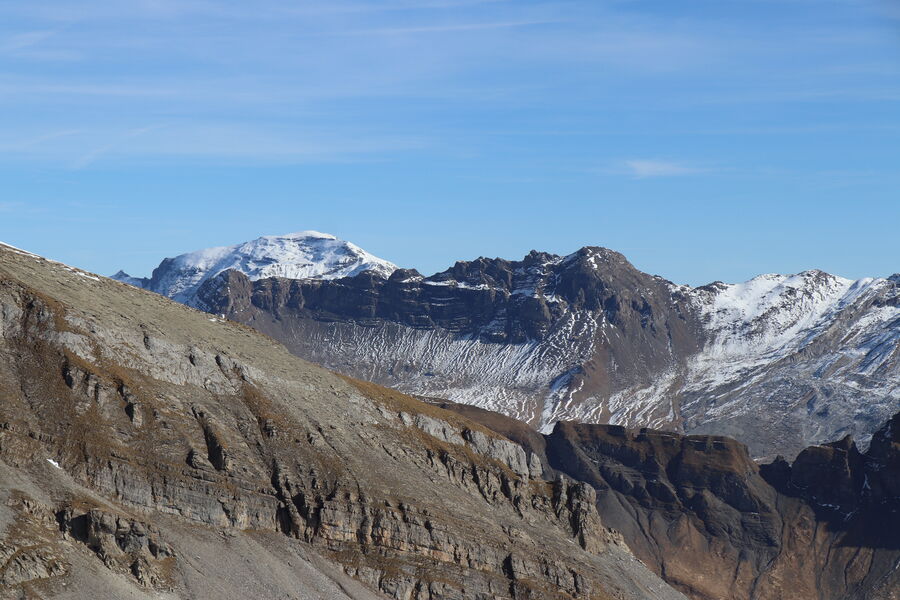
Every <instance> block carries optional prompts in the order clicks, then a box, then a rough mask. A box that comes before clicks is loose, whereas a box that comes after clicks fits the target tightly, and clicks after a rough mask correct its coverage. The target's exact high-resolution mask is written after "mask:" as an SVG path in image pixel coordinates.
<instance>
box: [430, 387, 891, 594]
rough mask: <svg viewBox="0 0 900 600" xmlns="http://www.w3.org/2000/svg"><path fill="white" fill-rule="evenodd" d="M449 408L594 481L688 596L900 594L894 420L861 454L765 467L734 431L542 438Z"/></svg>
mask: <svg viewBox="0 0 900 600" xmlns="http://www.w3.org/2000/svg"><path fill="white" fill-rule="evenodd" d="M444 405H445V406H447V407H448V408H450V409H453V410H458V411H460V412H461V413H463V414H467V415H469V416H470V417H472V418H475V419H477V420H479V421H480V422H482V423H483V424H485V425H486V426H490V427H493V428H495V429H496V430H498V431H504V432H507V433H508V435H509V437H510V438H511V439H516V440H517V441H520V443H522V444H523V445H524V446H525V447H528V448H532V449H534V451H535V452H536V453H537V454H539V455H541V460H542V461H544V462H545V463H546V464H547V466H548V468H550V469H554V470H555V471H557V472H561V473H564V474H566V475H568V476H569V477H572V478H573V479H576V480H580V481H584V482H586V483H588V484H590V485H591V486H592V487H593V488H594V489H595V490H596V491H597V506H598V509H599V512H600V514H601V515H603V520H604V522H605V523H609V524H611V525H612V526H613V527H614V528H615V529H616V530H618V531H619V532H621V534H622V536H623V539H624V540H625V542H626V543H627V544H628V545H629V547H630V548H631V549H632V550H633V551H634V553H635V554H636V555H637V556H638V557H639V558H640V559H641V560H642V561H643V562H644V563H645V564H646V565H648V566H649V567H651V568H652V569H653V570H654V571H655V572H657V573H659V574H660V575H661V576H662V577H663V578H664V579H665V580H666V581H667V582H668V583H669V584H670V585H672V586H673V587H675V588H677V589H679V590H680V591H682V592H683V593H684V594H685V595H687V596H689V597H691V598H694V599H696V600H788V599H790V600H838V599H859V600H863V599H866V600H869V599H896V598H898V595H900V568H898V567H900V494H898V491H900V489H898V486H900V462H898V461H900V440H898V438H897V432H898V431H900V413H898V415H896V416H895V417H894V418H893V419H892V420H891V421H889V422H888V424H886V425H885V426H884V427H882V428H881V429H880V430H879V431H878V432H877V433H876V434H875V436H874V438H873V441H872V445H871V448H870V449H869V451H868V452H866V453H860V452H859V451H858V450H857V449H856V446H855V445H854V444H853V442H852V440H850V439H849V438H845V439H844V440H842V441H840V442H836V443H833V444H828V445H825V446H813V447H810V448H807V449H805V450H804V451H802V452H801V453H800V455H799V456H798V457H797V459H796V460H795V461H794V462H793V464H790V463H788V462H787V461H785V460H784V459H781V458H779V459H778V460H776V461H774V462H772V463H770V464H765V465H762V466H758V465H757V464H756V463H755V462H754V461H752V460H751V459H750V456H749V454H748V452H747V448H746V447H745V446H743V445H742V444H740V443H738V442H736V441H734V440H732V439H729V438H726V437H720V436H699V435H696V436H682V435H679V434H675V433H671V432H664V431H654V430H648V429H641V430H638V431H636V430H628V429H625V428H623V427H620V426H614V425H585V424H577V423H566V422H561V423H558V424H557V425H556V427H555V428H554V430H553V432H552V433H551V434H549V435H546V436H543V438H542V439H541V440H535V439H534V437H533V434H530V433H529V432H528V431H527V430H522V428H521V426H520V425H518V426H517V425H516V424H515V422H511V420H509V419H505V418H503V417H501V416H499V415H492V414H489V413H484V412H481V413H480V412H478V409H473V408H472V407H467V406H463V405H449V404H444Z"/></svg>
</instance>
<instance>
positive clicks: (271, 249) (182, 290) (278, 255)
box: [112, 231, 397, 304]
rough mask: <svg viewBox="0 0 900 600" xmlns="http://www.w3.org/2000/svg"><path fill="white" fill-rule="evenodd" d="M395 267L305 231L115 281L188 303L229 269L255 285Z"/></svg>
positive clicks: (174, 261) (212, 251) (383, 272)
mask: <svg viewBox="0 0 900 600" xmlns="http://www.w3.org/2000/svg"><path fill="white" fill-rule="evenodd" d="M396 268H397V267H396V266H395V265H392V264H391V263H389V262H387V261H386V260H382V259H380V258H378V257H377V256H373V255H371V254H369V253H368V252H366V251H365V250H363V249H362V248H360V247H358V246H356V245H354V244H351V243H350V242H345V241H344V240H339V239H338V238H336V237H334V236H333V235H329V234H327V233H319V232H318V231H301V232H299V233H290V234H287V235H270V236H263V237H261V238H258V239H255V240H253V241H250V242H244V243H243V244H236V245H234V246H222V247H218V248H207V249H205V250H197V251H195V252H188V253H187V254H181V255H179V256H176V257H175V258H166V259H164V260H163V261H162V262H161V263H160V264H159V266H158V267H157V268H156V269H154V271H153V275H152V276H151V277H149V278H138V277H132V276H131V275H129V274H128V273H125V272H124V271H119V272H118V273H116V274H115V275H113V276H112V279H116V280H118V281H122V282H125V283H128V284H131V285H135V286H137V287H142V288H145V289H148V290H151V291H154V292H156V293H158V294H162V295H163V296H168V297H170V298H173V299H175V300H178V301H179V302H183V303H186V304H190V303H191V298H192V297H193V296H194V294H195V293H196V291H197V289H198V288H199V287H200V286H201V285H203V282H205V281H206V280H208V279H210V278H211V277H215V276H216V275H218V274H219V273H221V272H222V271H226V270H228V269H234V270H236V271H239V272H241V273H243V274H244V275H246V276H247V277H249V278H250V279H251V280H252V281H255V280H257V279H262V278H265V277H285V278H289V279H336V278H340V277H352V276H354V275H357V274H359V273H362V272H363V271H373V272H375V273H377V274H378V275H380V276H382V277H388V276H390V274H391V273H393V272H394V270H395V269H396Z"/></svg>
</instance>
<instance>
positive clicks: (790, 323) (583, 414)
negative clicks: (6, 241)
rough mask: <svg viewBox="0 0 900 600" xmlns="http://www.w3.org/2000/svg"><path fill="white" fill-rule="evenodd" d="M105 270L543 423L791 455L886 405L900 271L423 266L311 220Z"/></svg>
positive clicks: (361, 364)
mask: <svg viewBox="0 0 900 600" xmlns="http://www.w3.org/2000/svg"><path fill="white" fill-rule="evenodd" d="M323 246H324V247H327V248H328V250H327V251H325V250H323ZM114 278H117V279H119V280H121V281H125V282H129V283H132V284H136V285H139V286H140V287H145V288H146V289H149V290H152V291H156V292H158V293H161V294H163V295H166V296H169V297H171V298H173V299H176V300H178V301H180V302H183V303H186V304H188V305H190V306H194V307H198V308H201V309H203V310H207V311H209V312H211V313H215V314H218V315H223V316H225V317H227V318H228V319H231V320H234V321H237V322H240V323H244V324H246V325H249V326H251V327H253V328H255V329H257V330H259V331H262V332H264V333H266V334H268V335H270V336H272V337H274V338H276V339H278V340H279V341H281V342H283V343H284V344H285V345H286V346H287V347H288V348H290V349H291V351H292V352H294V353H295V354H297V355H298V356H300V357H303V358H306V359H307V360H311V361H313V362H315V363H318V364H320V365H323V366H325V367H327V368H330V369H334V370H336V371H338V372H341V373H345V374H348V375H352V376H355V377H360V378H363V379H366V380H370V381H374V382H377V383H380V384H383V385H388V386H391V387H394V388H397V389H399V390H402V391H404V392H407V393H410V394H415V395H418V396H423V397H434V398H441V399H444V400H448V401H452V402H456V403H464V404H471V405H474V406H478V407H482V408H486V409H489V410H493V411H497V412H501V413H503V414H506V415H508V416H511V417H514V418H516V419H519V420H522V421H525V422H527V423H529V424H530V425H532V426H534V427H536V428H538V429H540V430H541V431H544V432H548V433H549V432H550V431H551V430H552V428H553V425H554V423H556V422H558V421H563V420H567V421H578V422H583V423H609V424H618V425H623V426H626V427H654V428H660V429H668V430H672V431H677V432H682V433H697V434H700V433H705V434H717V435H728V436H731V437H734V438H736V439H739V440H741V441H742V442H744V443H746V444H747V445H748V446H749V447H750V450H751V453H752V455H753V456H755V457H773V456H775V455H778V454H782V455H786V456H795V455H796V454H797V453H798V452H799V451H800V450H801V449H803V448H804V447H806V446H807V445H809V444H817V443H824V442H828V441H830V440H834V439H839V438H840V437H843V436H844V435H848V434H851V435H853V436H855V437H856V438H857V439H858V440H859V442H860V443H861V444H862V445H863V446H865V445H866V444H867V443H868V440H869V439H870V437H871V435H872V434H873V433H874V432H875V431H876V429H877V428H878V427H879V426H880V424H881V423H883V422H884V421H885V420H886V419H888V418H889V417H890V416H891V415H892V414H893V413H894V412H895V411H896V410H897V409H898V407H900V348H898V342H900V275H892V276H890V277H885V278H869V279H861V280H856V281H853V280H849V279H845V278H842V277H838V276H835V275H831V274H828V273H824V272H822V271H817V270H811V271H805V272H802V273H798V274H795V275H773V274H769V275H761V276H759V277H756V278H754V279H751V280H750V281H747V282H743V283H737V284H726V283H721V282H714V283H711V284H709V285H705V286H701V287H690V286H686V285H678V284H675V283H672V282H670V281H667V280H665V279H663V278H661V277H658V276H653V275H648V274H646V273H643V272H641V271H639V270H637V269H636V268H635V267H634V266H632V265H631V264H630V263H629V262H628V260H627V259H626V258H625V257H624V256H622V255H621V254H619V253H617V252H615V251H612V250H609V249H605V248H598V247H586V248H582V249H580V250H578V251H577V252H574V253H572V254H569V255H567V256H558V255H553V254H548V253H543V252H536V251H532V252H531V253H530V254H528V255H527V256H526V257H524V258H523V259H522V260H512V261H511V260H504V259H499V258H495V259H487V258H479V259H477V260H473V261H460V262H457V263H456V264H455V265H453V266H452V267H451V268H449V269H447V270H446V271H443V272H441V273H437V274H435V275H432V276H428V277H425V276H423V275H421V274H420V273H418V272H416V271H415V270H410V269H398V268H396V267H395V266H394V265H392V264H391V263H389V262H387V261H384V260H381V259H378V258H375V257H373V256H372V255H370V254H368V253H366V252H364V251H362V250H361V249H359V248H357V247H356V246H354V245H353V244H350V243H349V242H342V241H340V240H337V239H335V238H334V237H333V236H328V235H325V234H318V233H314V232H312V233H311V232H305V233H300V234H294V235H288V236H278V237H263V238H260V239H258V240H255V241H252V242H248V243H246V244H241V245H238V246H232V247H228V248H220V249H213V250H204V251H199V252H193V253H190V254H185V255H181V256H179V257H176V258H171V259H165V260H163V261H162V262H161V263H160V266H159V267H157V269H156V270H154V272H153V276H152V277H151V278H149V279H135V278H132V277H130V276H128V275H126V274H123V273H121V272H120V273H119V274H117V275H116V276H114Z"/></svg>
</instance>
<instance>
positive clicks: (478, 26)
mask: <svg viewBox="0 0 900 600" xmlns="http://www.w3.org/2000/svg"><path fill="white" fill-rule="evenodd" d="M564 22H565V21H564V20H562V19H539V20H531V21H500V22H491V23H455V24H446V25H423V26H420V27H388V28H381V29H378V28H376V29H351V30H347V31H325V32H322V33H320V34H316V35H317V36H365V35H406V34H418V33H451V32H455V31H481V30H490V29H512V28H515V27H529V26H535V25H551V24H554V23H564Z"/></svg>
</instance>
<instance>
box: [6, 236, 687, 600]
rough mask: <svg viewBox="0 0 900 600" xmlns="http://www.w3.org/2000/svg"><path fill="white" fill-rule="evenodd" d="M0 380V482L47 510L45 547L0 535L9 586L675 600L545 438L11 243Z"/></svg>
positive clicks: (12, 534) (98, 593)
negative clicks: (508, 432) (506, 433)
mask: <svg viewBox="0 0 900 600" xmlns="http://www.w3.org/2000/svg"><path fill="white" fill-rule="evenodd" d="M0 396H2V399H3V401H2V402H0V481H2V483H3V485H2V486H0V489H3V490H10V493H12V491H13V490H15V493H16V494H22V495H24V496H27V497H28V498H32V499H34V501H35V502H37V503H39V504H40V505H41V506H42V507H43V508H42V509H41V510H40V511H38V512H39V514H40V515H42V516H35V515H37V514H38V513H35V515H31V514H27V513H23V512H21V511H20V512H19V516H18V517H16V518H15V519H13V521H15V520H18V521H20V522H22V523H23V524H24V526H27V527H35V528H39V529H40V531H41V533H40V536H42V539H44V540H45V541H44V542H43V543H44V544H45V547H42V548H44V549H43V550H40V549H38V550H35V551H34V552H32V553H31V554H23V552H27V551H28V546H29V545H33V544H27V543H25V542H24V541H22V539H21V538H19V537H16V536H17V534H16V531H15V528H10V526H7V527H6V528H5V529H4V530H3V531H2V533H0V537H2V540H3V542H2V543H3V544H6V546H4V547H8V548H11V549H12V554H11V555H10V556H9V557H7V560H6V564H7V565H8V566H7V567H6V572H8V573H15V572H24V573H25V575H24V576H20V577H18V578H15V577H14V578H13V579H15V582H13V579H8V581H9V582H10V585H12V586H13V588H14V593H17V594H18V593H21V594H24V593H26V592H27V590H26V587H23V586H32V585H40V586H44V587H45V588H46V589H47V590H48V591H47V592H46V595H56V594H62V591H63V590H65V589H70V590H71V589H76V590H79V591H78V593H77V597H85V596H91V597H97V598H105V597H110V598H112V597H123V596H129V595H130V596H134V597H143V596H147V595H154V594H156V595H158V594H169V595H170V596H174V597H212V596H215V597H220V598H241V597H263V598H266V597H272V598H276V597H278V598H280V597H297V594H298V593H299V594H300V596H299V597H335V598H369V597H392V598H403V599H411V598H416V599H421V600H424V599H438V598H441V599H453V598H458V599H474V598H478V599H487V598H529V597H530V598H560V599H570V598H629V599H630V598H663V599H665V598H673V599H674V598H679V597H682V596H681V595H680V594H679V593H678V592H676V591H674V590H672V589H671V588H669V587H668V586H666V585H665V584H664V583H663V582H662V581H661V580H660V579H659V578H658V577H657V576H655V575H654V574H652V573H651V572H650V571H649V570H647V569H646V567H644V566H643V565H642V564H641V563H640V562H639V561H638V560H637V559H635V558H634V556H633V555H632V554H631V553H630V552H629V550H628V549H627V547H626V546H625V545H624V544H622V542H621V538H620V537H619V536H617V535H616V534H615V533H614V532H611V531H609V529H608V525H607V524H606V523H604V522H603V521H602V520H601V519H600V517H599V515H598V513H597V511H596V502H595V500H596V498H595V495H594V491H593V488H591V487H590V486H586V485H585V484H583V483H581V482H577V481H573V480H572V479H571V478H569V477H556V476H554V475H553V474H551V473H549V472H545V469H544V467H543V465H542V464H541V460H540V459H539V458H536V455H535V450H534V449H525V448H523V447H522V446H520V445H517V444H515V443H514V442H512V441H510V440H509V439H507V438H505V437H503V436H501V435H498V434H497V433H496V432H494V431H492V430H490V429H489V428H486V427H484V426H482V425H479V424H478V423H476V422H474V421H472V420H469V419H467V418H464V417H461V416H459V415H457V414H455V413H453V412H450V411H446V410H443V409H440V408H437V407H435V406H432V405H429V404H426V403H423V402H420V401H418V400H416V399H414V398H411V397H409V396H405V395H403V394H400V393H398V392H394V391H393V390H389V389H386V388H381V387H379V386H376V385H373V384H367V383H363V382H360V381H356V380H352V379H348V378H344V377H340V376H338V375H335V374H333V373H330V372H328V371H325V370H323V369H321V368H318V367H315V366H313V365H310V364H308V363H306V362H304V361H302V360H300V359H298V358H296V357H294V356H292V355H291V354H289V353H288V352H287V351H286V350H285V349H284V348H283V347H282V346H280V345H279V344H277V343H275V342H274V341H273V340H271V339H270V338H267V337H265V336H263V335H260V334H259V333H257V332H255V331H253V330H251V329H249V328H247V327H243V326H240V325H236V324H233V323H228V322H225V321H223V320H221V319H219V318H215V317H210V315H208V314H204V313H201V312H199V311H195V310H192V309H189V308H186V307H184V306H181V305H178V304H176V303H173V302H171V301H169V300H166V299H164V298H162V297H161V296H157V295H155V294H152V293H149V292H146V291H143V290H138V289H135V288H132V287H130V286H126V285H123V284H119V283H116V282H113V281H110V280H101V279H99V278H96V277H93V276H92V275H90V274H86V273H83V272H81V271H78V270H75V269H71V268H69V267H66V266H64V265H60V264H58V263H52V262H50V261H45V260H43V259H40V258H39V257H35V256H33V255H29V254H27V253H23V252H20V251H15V250H12V249H7V248H2V247H0ZM0 517H2V515H0ZM10 518H12V517H10ZM3 524H5V523H4V522H2V521H0V525H3ZM35 531H37V529H36V530H35ZM34 535H38V534H37V533H35V534H34ZM215 540H218V542H217V541H215ZM229 549H230V550H229ZM273 549H275V550H273ZM25 556H30V557H31V558H29V559H27V560H26V558H24V557H25ZM17 557H19V558H17ZM298 557H302V558H303V560H302V561H300V560H299V558H298ZM262 560H265V563H264V566H263V563H261V562H260V561H262ZM28 561H30V562H28ZM28 564H34V565H37V566H33V567H28V566H27V565H28ZM42 568H43V570H41V569H42ZM17 569H18V570H17ZM0 576H6V575H0ZM10 577H12V576H10ZM23 577H24V579H23ZM220 582H227V583H223V584H221V585H220ZM313 583H315V585H317V586H320V587H321V590H319V591H315V590H313V589H312V587H311V586H313ZM292 586H294V587H292ZM354 586H355V587H354ZM298 590H301V591H299V592H298ZM303 590H305V591H303ZM323 590H324V591H323Z"/></svg>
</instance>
